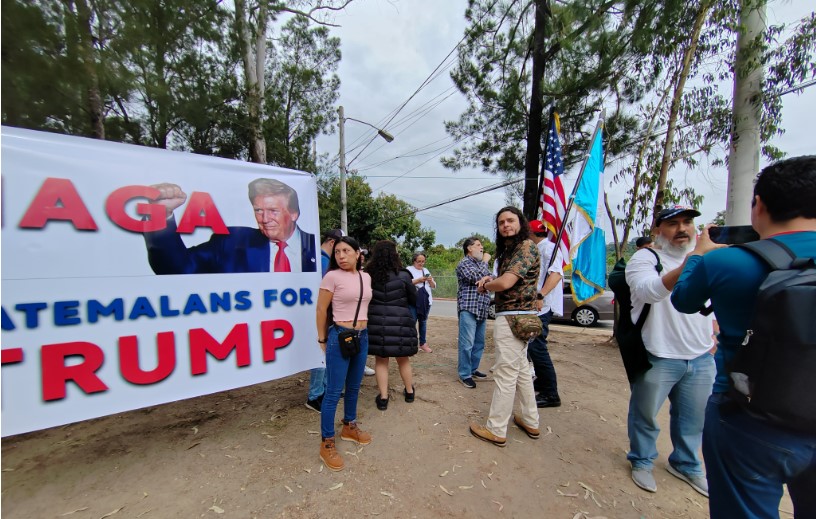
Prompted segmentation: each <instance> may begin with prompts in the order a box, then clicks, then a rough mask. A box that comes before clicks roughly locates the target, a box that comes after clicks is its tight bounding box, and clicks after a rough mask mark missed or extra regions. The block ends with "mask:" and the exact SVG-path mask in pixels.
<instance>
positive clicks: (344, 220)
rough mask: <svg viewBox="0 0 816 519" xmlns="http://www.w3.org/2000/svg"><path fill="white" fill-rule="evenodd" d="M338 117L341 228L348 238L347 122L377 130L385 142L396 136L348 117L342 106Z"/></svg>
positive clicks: (366, 146)
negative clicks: (355, 122)
mask: <svg viewBox="0 0 816 519" xmlns="http://www.w3.org/2000/svg"><path fill="white" fill-rule="evenodd" d="M337 115H338V117H339V119H340V120H339V122H338V125H337V126H338V127H339V129H340V153H339V155H340V228H341V229H343V233H344V234H345V235H346V236H348V211H347V206H348V202H347V201H346V121H347V120H348V121H357V122H358V123H362V124H365V125H366V126H370V127H372V128H374V129H375V130H377V135H379V136H380V137H382V138H383V139H385V142H391V141H393V140H394V136H393V135H391V134H390V133H388V132H387V131H385V130H383V129H382V128H378V127H376V126H374V125H373V124H371V123H367V122H365V121H361V120H360V119H355V118H353V117H346V114H345V112H344V111H343V107H342V106H341V107H339V108H338V109H337ZM374 139H376V137H374V138H373V139H371V140H370V141H369V142H368V144H366V145H365V146H364V147H363V149H362V150H361V151H360V152H358V153H357V155H355V156H354V157H353V158H352V159H351V162H354V159H356V158H357V157H359V156H360V153H362V152H363V151H365V149H366V148H368V145H369V144H371V143H372V142H374Z"/></svg>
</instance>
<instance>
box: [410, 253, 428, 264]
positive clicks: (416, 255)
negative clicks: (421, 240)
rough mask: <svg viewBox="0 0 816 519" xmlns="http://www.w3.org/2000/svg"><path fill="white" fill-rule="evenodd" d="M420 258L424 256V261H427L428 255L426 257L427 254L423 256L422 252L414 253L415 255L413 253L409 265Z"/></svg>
mask: <svg viewBox="0 0 816 519" xmlns="http://www.w3.org/2000/svg"><path fill="white" fill-rule="evenodd" d="M420 256H425V259H426V260H427V259H428V255H427V254H425V253H424V252H415V253H414V254H413V255H412V256H411V263H414V262H415V261H416V260H417V258H418V257H420Z"/></svg>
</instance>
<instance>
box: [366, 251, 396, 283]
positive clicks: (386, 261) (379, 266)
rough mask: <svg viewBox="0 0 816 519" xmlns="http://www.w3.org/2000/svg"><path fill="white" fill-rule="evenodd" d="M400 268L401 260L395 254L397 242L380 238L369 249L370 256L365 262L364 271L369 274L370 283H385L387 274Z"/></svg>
mask: <svg viewBox="0 0 816 519" xmlns="http://www.w3.org/2000/svg"><path fill="white" fill-rule="evenodd" d="M400 270H402V261H400V257H399V254H397V244H396V243H394V242H393V241H391V240H380V241H378V242H377V243H375V244H374V247H373V248H372V249H371V257H370V258H369V259H368V261H367V262H366V266H365V271H366V272H368V275H369V276H371V284H372V285H378V286H381V285H385V283H386V282H387V281H388V274H389V273H392V272H393V273H394V274H396V273H397V272H399V271H400Z"/></svg>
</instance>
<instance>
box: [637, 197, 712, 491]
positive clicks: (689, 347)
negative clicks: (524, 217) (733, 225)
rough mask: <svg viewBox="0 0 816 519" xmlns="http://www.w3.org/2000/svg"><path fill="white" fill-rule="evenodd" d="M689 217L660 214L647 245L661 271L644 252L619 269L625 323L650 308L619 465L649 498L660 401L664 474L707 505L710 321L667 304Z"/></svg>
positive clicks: (679, 210) (685, 210)
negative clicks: (628, 313) (704, 456)
mask: <svg viewBox="0 0 816 519" xmlns="http://www.w3.org/2000/svg"><path fill="white" fill-rule="evenodd" d="M695 216H700V213H699V212H698V211H696V210H694V209H692V208H690V207H684V206H672V207H669V208H666V209H663V210H662V211H660V212H659V213H658V215H657V218H656V223H655V225H656V226H655V229H654V234H655V240H654V241H655V245H656V247H655V251H656V252H657V254H658V255H659V256H660V264H661V265H662V269H660V270H659V269H658V268H657V258H656V257H655V255H654V254H652V253H651V252H650V251H645V250H639V251H637V252H635V254H634V255H633V256H632V258H631V259H630V260H629V263H628V264H627V266H626V282H627V284H628V285H629V288H630V289H631V292H632V322H633V323H634V322H637V319H638V317H640V314H641V312H642V311H643V309H644V305H647V304H648V305H651V309H650V311H649V314H648V317H647V318H646V323H645V324H644V326H643V330H642V332H641V334H642V337H643V344H644V345H645V346H646V351H647V354H648V357H649V362H650V363H651V365H652V367H651V368H650V369H649V370H647V371H646V372H644V373H641V374H640V375H638V377H637V378H636V379H635V380H634V382H633V383H632V385H631V390H632V392H631V397H630V399H629V418H628V430H629V453H628V455H627V459H628V460H629V462H630V463H631V464H632V480H633V481H634V482H635V484H636V485H637V486H639V487H640V488H642V489H644V490H648V491H649V492H657V484H656V482H655V478H654V476H653V475H652V468H653V465H654V460H655V458H657V437H658V434H659V433H660V427H659V425H658V423H657V414H658V412H659V411H660V408H661V407H662V406H663V403H664V402H665V401H666V398H668V399H669V402H670V403H671V407H670V435H671V441H672V446H673V447H674V450H673V451H672V453H671V454H670V455H669V460H668V461H669V463H668V465H666V470H667V471H668V472H669V473H670V474H672V475H673V476H675V477H677V478H679V479H681V480H683V481H685V482H686V483H688V484H689V485H691V487H692V488H693V489H694V490H696V491H697V492H699V493H700V494H702V495H704V496H706V497H708V484H707V483H706V479H705V474H704V472H703V467H702V462H701V460H700V457H699V455H698V451H699V450H700V445H701V443H702V434H703V422H704V418H705V407H706V402H707V400H708V397H709V395H710V394H711V390H712V386H713V383H714V375H715V372H716V368H715V365H714V358H713V356H712V355H711V353H710V351H711V349H712V346H713V341H712V337H711V334H712V329H713V318H712V317H710V316H703V315H701V314H699V313H698V314H693V315H689V314H682V313H680V312H678V311H677V310H675V309H674V307H673V306H672V304H671V300H670V296H671V292H672V288H673V287H674V285H675V284H676V283H677V280H678V278H679V277H680V273H681V272H682V271H683V267H684V265H685V261H686V255H687V254H688V253H690V252H691V251H692V250H693V249H694V245H695V243H696V230H695V227H694V217H695Z"/></svg>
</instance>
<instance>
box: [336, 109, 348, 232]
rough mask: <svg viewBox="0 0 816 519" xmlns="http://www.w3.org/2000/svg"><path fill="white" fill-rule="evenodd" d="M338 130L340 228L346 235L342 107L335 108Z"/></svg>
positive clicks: (344, 142) (346, 217)
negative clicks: (337, 117)
mask: <svg viewBox="0 0 816 519" xmlns="http://www.w3.org/2000/svg"><path fill="white" fill-rule="evenodd" d="M337 114H338V116H339V121H338V123H337V126H338V128H339V131H340V228H341V229H342V230H343V234H344V235H346V236H348V211H347V210H346V128H345V123H346V118H345V113H344V112H343V107H342V106H341V107H339V108H338V109H337Z"/></svg>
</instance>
